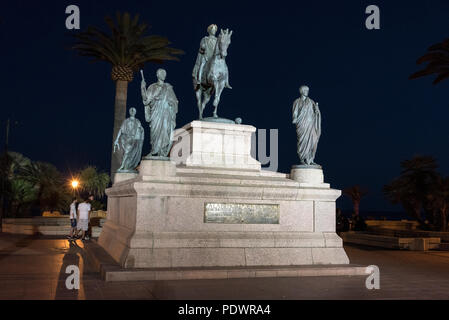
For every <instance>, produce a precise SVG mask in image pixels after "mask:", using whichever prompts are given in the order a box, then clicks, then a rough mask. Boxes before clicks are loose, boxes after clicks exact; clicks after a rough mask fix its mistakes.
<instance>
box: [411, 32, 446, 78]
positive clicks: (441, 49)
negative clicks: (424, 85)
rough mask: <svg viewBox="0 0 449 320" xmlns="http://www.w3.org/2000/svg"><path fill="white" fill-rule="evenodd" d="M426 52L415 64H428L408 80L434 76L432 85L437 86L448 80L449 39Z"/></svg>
mask: <svg viewBox="0 0 449 320" xmlns="http://www.w3.org/2000/svg"><path fill="white" fill-rule="evenodd" d="M427 51H428V52H427V53H426V54H425V55H423V56H422V57H421V58H419V59H418V60H417V61H416V63H417V64H421V63H423V62H428V63H429V64H428V65H427V66H426V67H425V68H424V69H422V70H420V71H417V72H415V73H413V74H412V75H411V76H410V79H416V78H419V77H424V76H428V75H431V74H435V75H436V76H437V77H436V78H435V80H434V81H433V84H437V83H438V82H441V81H443V80H445V79H447V78H449V38H448V39H446V40H444V41H443V42H441V43H437V44H434V45H432V46H430V47H429V48H428V49H427Z"/></svg>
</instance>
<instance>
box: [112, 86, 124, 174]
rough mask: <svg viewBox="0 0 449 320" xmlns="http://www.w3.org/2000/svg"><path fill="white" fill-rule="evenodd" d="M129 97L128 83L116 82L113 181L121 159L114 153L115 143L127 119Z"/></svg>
mask: <svg viewBox="0 0 449 320" xmlns="http://www.w3.org/2000/svg"><path fill="white" fill-rule="evenodd" d="M127 96H128V81H124V80H117V81H116V82H115V107H114V108H115V109H114V132H113V134H112V156H111V179H113V178H114V173H116V172H117V170H118V168H120V158H119V155H118V154H117V153H114V141H115V138H116V137H117V135H118V132H119V130H120V126H121V125H122V123H123V121H124V120H125V119H126V99H127Z"/></svg>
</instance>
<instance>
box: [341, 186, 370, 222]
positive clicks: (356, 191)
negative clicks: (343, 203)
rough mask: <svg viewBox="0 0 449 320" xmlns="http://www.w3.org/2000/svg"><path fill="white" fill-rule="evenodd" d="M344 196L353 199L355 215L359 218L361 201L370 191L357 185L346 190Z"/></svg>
mask: <svg viewBox="0 0 449 320" xmlns="http://www.w3.org/2000/svg"><path fill="white" fill-rule="evenodd" d="M343 194H344V195H345V196H347V197H349V198H351V200H352V205H353V207H354V214H355V215H356V216H358V215H359V213H360V201H361V200H362V198H363V197H364V196H366V195H367V194H368V191H367V190H365V189H363V188H361V187H360V186H359V185H355V186H352V187H349V188H346V189H344V190H343Z"/></svg>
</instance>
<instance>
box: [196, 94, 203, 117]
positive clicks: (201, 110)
mask: <svg viewBox="0 0 449 320" xmlns="http://www.w3.org/2000/svg"><path fill="white" fill-rule="evenodd" d="M195 95H196V103H197V106H198V112H199V114H200V120H201V119H203V107H202V103H201V87H200V86H198V90H196V91H195Z"/></svg>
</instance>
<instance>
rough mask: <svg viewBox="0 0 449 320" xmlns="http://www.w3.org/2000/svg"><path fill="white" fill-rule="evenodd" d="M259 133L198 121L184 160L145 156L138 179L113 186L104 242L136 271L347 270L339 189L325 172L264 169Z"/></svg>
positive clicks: (187, 134) (187, 131) (187, 135)
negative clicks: (338, 217)
mask: <svg viewBox="0 0 449 320" xmlns="http://www.w3.org/2000/svg"><path fill="white" fill-rule="evenodd" d="M254 130H255V128H254V127H252V126H242V125H237V124H220V123H203V122H201V121H193V122H192V123H190V124H189V125H187V126H185V127H184V130H182V131H178V133H177V135H176V137H177V138H178V140H177V143H176V144H175V146H174V148H173V149H174V150H175V152H178V155H179V152H180V151H181V149H182V153H184V154H183V156H184V157H185V160H186V161H185V162H183V163H176V164H175V162H172V161H160V160H143V161H142V163H141V165H140V172H139V176H138V177H137V178H135V179H132V180H128V181H122V182H117V183H115V184H114V185H113V186H112V187H111V188H109V189H107V191H106V193H107V195H108V220H107V222H106V223H105V225H104V227H103V231H102V233H101V235H100V238H99V240H98V243H99V244H100V245H101V246H102V247H103V248H104V249H105V250H106V251H107V252H108V253H109V254H110V255H111V256H112V257H113V258H114V260H115V261H117V262H118V263H119V264H120V265H121V266H122V267H124V268H130V269H132V268H179V267H189V268H204V267H254V266H289V265H319V264H348V263H349V260H348V257H347V255H346V253H345V252H344V249H343V244H342V240H341V238H340V237H338V235H337V234H336V233H335V200H336V199H337V198H338V197H339V196H340V194H341V192H340V191H339V190H335V189H331V188H330V186H329V185H328V184H325V183H323V178H322V171H321V169H319V170H318V171H306V170H309V169H304V170H303V168H297V169H293V170H292V172H291V174H290V175H287V174H282V173H275V172H268V171H264V170H261V169H260V163H259V162H258V161H257V160H255V159H253V158H251V155H250V148H251V142H250V141H251V140H250V135H251V133H252V132H253V131H254ZM179 137H181V138H182V139H179ZM183 139H185V140H184V142H185V141H190V142H191V148H190V149H188V152H187V153H186V152H185V150H186V149H185V148H179V147H180V145H179V144H180V143H181V140H183ZM176 148H177V150H176ZM232 157H234V159H239V161H240V160H243V162H242V163H241V164H240V165H237V163H235V162H231V163H229V162H227V160H228V159H230V158H232ZM172 159H173V158H172ZM211 159H212V161H210V160H211ZM290 177H291V178H290Z"/></svg>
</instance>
